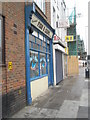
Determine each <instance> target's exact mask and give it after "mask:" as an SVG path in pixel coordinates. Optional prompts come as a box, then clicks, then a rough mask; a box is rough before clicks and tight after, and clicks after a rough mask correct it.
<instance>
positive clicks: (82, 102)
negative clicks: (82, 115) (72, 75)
mask: <svg viewBox="0 0 90 120" xmlns="http://www.w3.org/2000/svg"><path fill="white" fill-rule="evenodd" d="M80 106H85V107H88V89H83V90H82V96H81V98H80Z"/></svg>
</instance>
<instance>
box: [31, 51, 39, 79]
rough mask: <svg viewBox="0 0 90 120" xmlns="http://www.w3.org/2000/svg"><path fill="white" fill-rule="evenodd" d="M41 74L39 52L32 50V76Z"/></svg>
mask: <svg viewBox="0 0 90 120" xmlns="http://www.w3.org/2000/svg"><path fill="white" fill-rule="evenodd" d="M37 76H39V69H38V52H35V51H30V78H35V77H37Z"/></svg>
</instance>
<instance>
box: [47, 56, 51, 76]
mask: <svg viewBox="0 0 90 120" xmlns="http://www.w3.org/2000/svg"><path fill="white" fill-rule="evenodd" d="M49 60H50V58H49V55H47V62H48V74H49V71H50V69H49V65H50V61H49Z"/></svg>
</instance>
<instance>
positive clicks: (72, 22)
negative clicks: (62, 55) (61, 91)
mask: <svg viewBox="0 0 90 120" xmlns="http://www.w3.org/2000/svg"><path fill="white" fill-rule="evenodd" d="M68 19H69V27H68V28H67V36H66V38H65V39H66V41H67V46H68V53H69V56H68V62H67V63H68V75H70V76H71V75H77V74H78V73H79V64H78V48H77V45H78V40H77V32H76V8H75V7H74V8H73V10H72V12H71V15H70V16H69V18H68ZM73 63H74V64H73Z"/></svg>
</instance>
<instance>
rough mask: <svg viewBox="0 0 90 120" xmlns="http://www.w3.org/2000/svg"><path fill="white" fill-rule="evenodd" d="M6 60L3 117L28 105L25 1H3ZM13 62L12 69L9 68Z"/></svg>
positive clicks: (3, 75)
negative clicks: (9, 63) (9, 64)
mask: <svg viewBox="0 0 90 120" xmlns="http://www.w3.org/2000/svg"><path fill="white" fill-rule="evenodd" d="M2 14H3V16H4V17H5V62H6V67H5V66H4V67H3V74H2V77H3V80H2V81H3V82H2V83H3V87H2V89H3V117H5V116H7V115H9V116H10V115H12V114H13V113H14V112H16V111H18V110H19V109H21V108H22V107H24V106H25V105H26V78H25V13H24V3H9V2H8V3H3V4H2ZM8 62H12V70H9V69H8Z"/></svg>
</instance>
